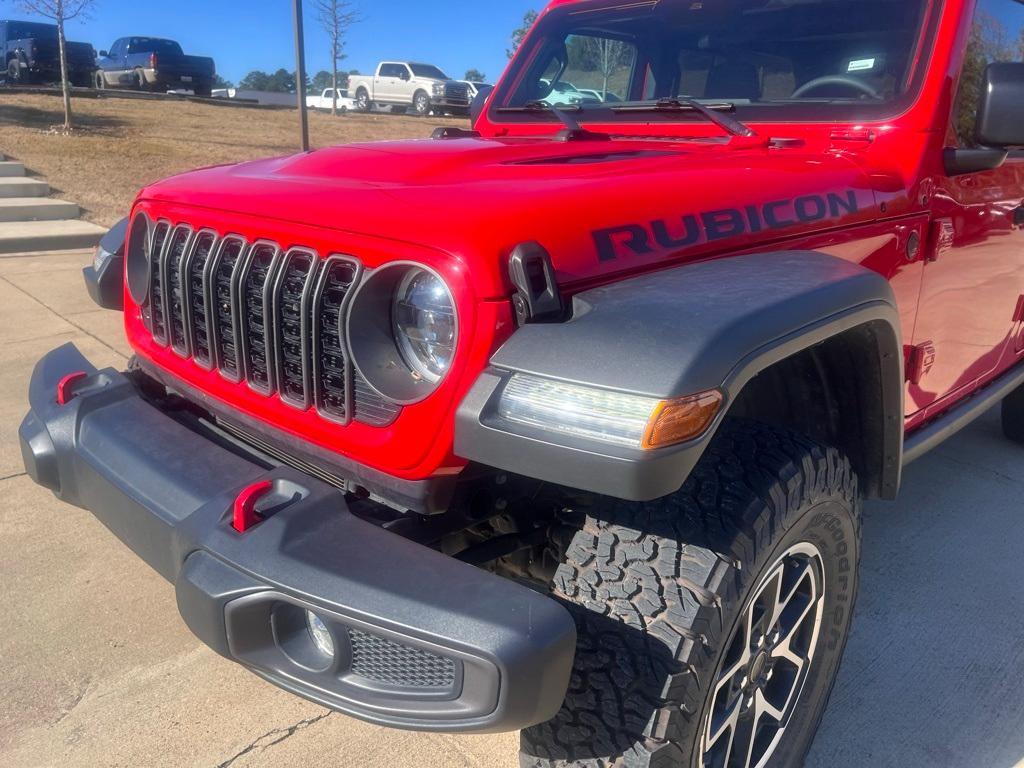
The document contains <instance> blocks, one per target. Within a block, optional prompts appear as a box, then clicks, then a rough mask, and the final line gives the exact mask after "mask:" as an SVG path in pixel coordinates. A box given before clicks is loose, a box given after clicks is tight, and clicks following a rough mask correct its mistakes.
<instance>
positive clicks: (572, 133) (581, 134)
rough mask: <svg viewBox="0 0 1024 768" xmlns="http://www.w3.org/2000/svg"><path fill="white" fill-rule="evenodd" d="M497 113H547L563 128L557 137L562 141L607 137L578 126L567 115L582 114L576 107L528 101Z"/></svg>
mask: <svg viewBox="0 0 1024 768" xmlns="http://www.w3.org/2000/svg"><path fill="white" fill-rule="evenodd" d="M496 111H498V112H520V113H522V112H547V113H549V114H552V115H554V116H555V117H557V118H558V119H559V120H560V121H561V123H562V125H564V126H565V130H564V131H562V132H561V133H559V134H558V137H559V138H560V139H561V140H562V141H579V140H581V139H591V140H593V139H607V138H608V135H607V134H605V133H598V132H597V131H591V130H589V129H587V128H584V127H583V126H582V125H580V123H579V121H578V120H577V119H576V118H575V117H573V116H572V115H570V114H569V112H570V111H571V112H577V113H578V112H582V111H583V108H582V107H580V106H578V105H565V106H561V107H556V106H554V105H553V104H548V103H547V102H546V101H528V102H526V103H525V104H523V105H522V106H521V107H498V108H497V110H496Z"/></svg>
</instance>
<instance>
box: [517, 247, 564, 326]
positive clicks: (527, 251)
mask: <svg viewBox="0 0 1024 768" xmlns="http://www.w3.org/2000/svg"><path fill="white" fill-rule="evenodd" d="M508 274H509V277H510V278H511V279H512V285H514V286H515V287H516V294H515V296H513V297H512V305H513V306H514V307H515V310H516V322H517V324H519V325H526V324H527V323H539V322H556V321H558V320H561V319H562V318H563V317H564V316H565V305H564V304H563V302H562V294H561V293H560V292H559V290H558V281H557V280H556V278H555V268H554V267H553V266H552V265H551V255H550V254H549V253H548V252H547V250H545V248H544V246H542V245H541V244H540V243H537V242H529V243H521V244H519V245H517V246H516V247H515V249H514V250H513V251H512V255H511V256H509V259H508Z"/></svg>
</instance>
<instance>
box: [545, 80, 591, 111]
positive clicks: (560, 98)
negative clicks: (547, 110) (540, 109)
mask: <svg viewBox="0 0 1024 768" xmlns="http://www.w3.org/2000/svg"><path fill="white" fill-rule="evenodd" d="M540 83H541V85H542V86H543V89H544V91H545V93H544V96H543V97H542V98H541V99H540V101H543V102H544V103H545V104H550V105H551V106H556V107H574V106H577V105H579V104H585V103H588V102H589V103H591V104H594V103H597V102H600V101H601V99H600V98H598V97H596V96H591V95H590V94H588V93H585V92H584V91H581V90H579V89H578V88H577V87H576V86H575V85H573V84H572V83H567V82H565V81H563V80H556V81H555V82H554V83H552V82H551V81H549V80H547V79H542V80H541V81H540Z"/></svg>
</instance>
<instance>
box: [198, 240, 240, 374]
mask: <svg viewBox="0 0 1024 768" xmlns="http://www.w3.org/2000/svg"><path fill="white" fill-rule="evenodd" d="M245 249H246V243H245V241H244V240H243V239H242V238H240V237H235V236H233V235H229V236H228V237H226V238H224V239H223V240H222V241H221V243H220V247H219V248H218V249H217V255H216V256H215V257H214V259H213V262H212V263H211V267H210V269H209V270H208V272H207V277H206V281H207V288H206V296H207V305H208V306H209V307H210V308H211V309H210V311H211V318H210V319H211V323H210V329H211V330H212V331H213V336H212V339H211V340H212V348H213V352H214V354H215V356H216V363H217V367H218V368H220V372H221V373H222V374H223V375H224V376H225V377H226V378H228V379H231V380H232V381H241V379H242V361H241V359H240V357H239V349H240V347H239V342H238V324H237V322H236V320H235V310H234V306H233V301H232V298H233V293H234V292H233V290H232V285H233V284H234V277H235V271H236V269H237V267H238V266H239V264H240V263H241V261H242V257H243V256H244V255H245Z"/></svg>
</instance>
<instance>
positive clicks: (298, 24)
mask: <svg viewBox="0 0 1024 768" xmlns="http://www.w3.org/2000/svg"><path fill="white" fill-rule="evenodd" d="M295 92H296V94H297V96H298V99H299V131H300V132H301V133H302V151H303V152H309V117H308V115H307V114H306V35H305V32H304V31H303V25H302V0H295Z"/></svg>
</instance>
